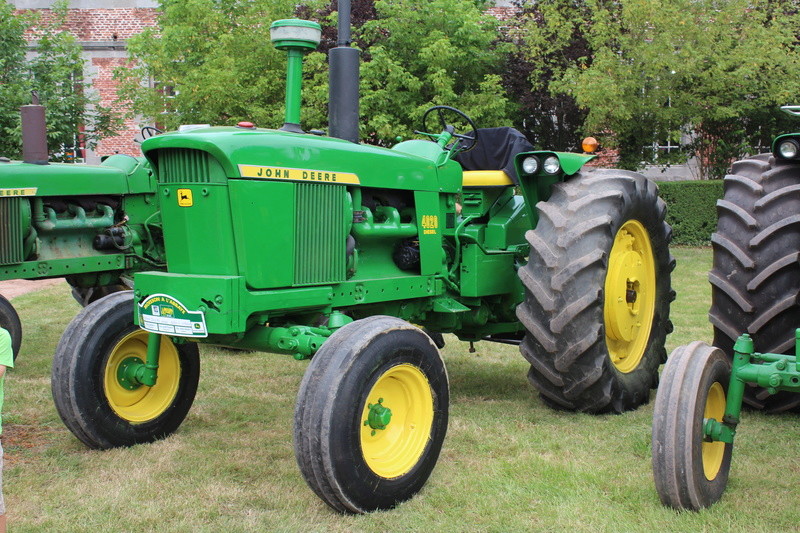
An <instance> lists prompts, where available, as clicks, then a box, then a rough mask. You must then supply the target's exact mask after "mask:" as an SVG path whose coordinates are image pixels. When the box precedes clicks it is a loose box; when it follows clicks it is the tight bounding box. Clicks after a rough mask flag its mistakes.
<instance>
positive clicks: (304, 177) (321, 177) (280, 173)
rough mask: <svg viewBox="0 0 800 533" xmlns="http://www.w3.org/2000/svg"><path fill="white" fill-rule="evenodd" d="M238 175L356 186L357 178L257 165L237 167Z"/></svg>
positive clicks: (335, 173)
mask: <svg viewBox="0 0 800 533" xmlns="http://www.w3.org/2000/svg"><path fill="white" fill-rule="evenodd" d="M239 174H241V175H242V177H243V178H260V179H265V180H286V181H316V182H320V183H343V184H348V185H358V184H360V183H361V182H360V181H359V179H358V176H357V175H355V174H352V173H350V172H331V171H330V170H312V169H308V168H285V167H262V166H258V165H239Z"/></svg>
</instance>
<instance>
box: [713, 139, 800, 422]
mask: <svg viewBox="0 0 800 533" xmlns="http://www.w3.org/2000/svg"><path fill="white" fill-rule="evenodd" d="M724 186H725V193H724V196H723V199H722V200H719V201H718V202H717V215H718V217H717V218H718V220H717V231H716V232H715V233H714V234H713V235H712V236H711V242H712V245H713V251H714V266H713V268H712V270H711V272H710V273H709V281H710V282H711V310H710V311H709V319H710V320H711V323H712V325H713V326H714V346H717V347H719V348H721V349H722V351H723V352H725V353H726V354H728V356H729V357H733V344H734V342H736V339H737V338H738V337H739V335H741V334H742V333H749V334H750V335H751V337H752V338H753V341H754V342H755V349H756V350H757V351H759V352H762V353H783V354H793V353H794V346H795V340H794V338H795V329H796V328H797V327H800V165H797V164H792V163H786V162H780V161H776V160H775V158H774V157H773V156H772V155H771V154H762V155H759V156H755V157H753V158H751V159H745V160H742V161H738V162H736V163H734V164H733V169H732V173H731V174H729V175H728V176H726V177H725V181H724ZM744 401H745V403H746V404H747V405H749V406H751V407H754V408H757V409H762V410H764V411H767V412H780V411H785V410H787V409H791V408H793V407H796V406H798V405H800V394H796V393H791V392H779V393H777V394H774V395H770V394H769V393H768V392H767V391H766V389H763V388H760V387H755V386H748V387H747V388H746V389H745V396H744Z"/></svg>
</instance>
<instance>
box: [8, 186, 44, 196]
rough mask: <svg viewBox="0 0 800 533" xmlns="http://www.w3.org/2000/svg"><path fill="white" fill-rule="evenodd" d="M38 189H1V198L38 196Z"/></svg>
mask: <svg viewBox="0 0 800 533" xmlns="http://www.w3.org/2000/svg"><path fill="white" fill-rule="evenodd" d="M37 190H38V187H24V188H21V189H0V196H36V191H37Z"/></svg>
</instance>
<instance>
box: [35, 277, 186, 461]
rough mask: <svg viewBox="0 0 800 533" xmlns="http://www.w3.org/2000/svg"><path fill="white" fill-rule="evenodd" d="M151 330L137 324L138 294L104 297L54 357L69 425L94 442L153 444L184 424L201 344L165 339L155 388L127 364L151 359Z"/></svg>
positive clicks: (100, 445) (54, 379) (57, 396)
mask: <svg viewBox="0 0 800 533" xmlns="http://www.w3.org/2000/svg"><path fill="white" fill-rule="evenodd" d="M147 342H148V333H147V332H146V331H144V330H142V329H140V328H139V327H138V326H136V325H135V324H134V323H133V292H132V291H124V292H117V293H114V294H111V295H109V296H107V297H105V298H102V299H100V300H98V301H96V302H94V303H92V304H89V305H88V306H87V307H85V308H84V309H83V311H81V312H80V313H79V314H78V316H76V317H75V318H74V319H73V320H72V322H70V324H69V325H68V326H67V328H66V330H64V334H63V335H62V337H61V340H60V341H59V343H58V347H57V348H56V353H55V355H54V357H53V370H52V376H51V387H52V391H53V399H54V401H55V405H56V410H57V411H58V414H59V416H60V417H61V420H63V422H64V424H65V425H66V426H67V428H68V429H69V430H70V431H71V432H72V433H73V434H74V435H75V436H76V437H77V438H78V439H79V440H80V441H81V442H83V443H84V444H86V445H87V446H89V447H90V448H97V449H107V448H114V447H119V446H132V445H134V444H140V443H145V442H152V441H154V440H157V439H161V438H164V437H167V436H168V435H170V434H172V433H173V432H174V431H175V430H177V428H178V427H179V426H180V425H181V423H182V422H183V420H184V418H185V417H186V414H187V413H188V412H189V409H190V407H191V406H192V403H193V401H194V396H195V393H196V392H197V384H198V381H199V377H200V358H199V352H198V349H197V345H196V344H191V343H185V344H175V343H173V342H172V340H170V338H169V337H164V336H162V337H161V346H160V352H159V368H158V379H157V381H156V383H155V385H153V386H152V387H149V386H147V385H137V384H136V383H131V382H130V381H126V380H125V379H124V370H125V367H126V365H131V364H141V363H142V362H144V361H146V358H147Z"/></svg>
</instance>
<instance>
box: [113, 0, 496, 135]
mask: <svg viewBox="0 0 800 533" xmlns="http://www.w3.org/2000/svg"><path fill="white" fill-rule="evenodd" d="M480 5H482V2H480V1H479V2H476V1H474V0H448V1H446V0H395V1H391V2H390V1H377V2H373V1H372V0H356V1H355V2H354V3H353V8H352V14H353V17H352V18H353V26H354V29H353V37H354V44H355V45H356V46H357V47H358V48H360V49H361V51H362V54H361V59H362V63H361V82H360V85H361V89H360V90H361V134H362V138H364V139H366V140H367V141H368V142H375V143H382V144H385V143H390V142H393V140H394V138H395V136H397V135H398V134H405V135H408V134H411V132H412V131H413V130H414V128H417V129H418V128H419V119H420V118H421V116H422V112H423V111H424V110H425V109H426V108H427V107H429V106H430V105H433V104H449V105H455V106H457V107H460V108H462V109H464V110H465V111H466V112H467V113H469V114H471V115H473V116H474V118H475V119H476V120H478V121H479V122H480V123H482V124H484V125H487V126H489V125H491V126H494V125H499V123H501V122H504V121H506V120H507V118H506V117H507V115H508V111H509V103H508V100H507V98H506V97H505V94H504V90H503V87H502V85H501V80H500V76H499V71H500V68H501V58H502V46H503V45H502V43H499V42H498V36H499V34H498V29H497V21H496V20H495V19H494V18H493V17H491V16H487V15H485V14H484V13H483V11H482V10H481V9H480V8H479V6H480ZM334 7H335V3H329V2H325V3H321V2H311V3H307V4H306V5H304V6H300V7H296V3H295V2H290V1H280V2H276V1H274V0H254V1H252V2H249V1H244V0H185V1H177V0H164V1H162V6H161V9H162V14H161V16H160V17H159V21H158V28H156V29H153V30H149V31H145V32H144V33H143V34H141V35H139V36H137V37H134V38H132V39H131V40H129V42H128V49H129V52H130V57H131V60H132V62H133V64H134V65H133V66H132V68H131V69H125V70H124V71H119V72H118V74H117V75H118V77H119V78H120V79H121V80H122V82H123V90H122V91H121V93H120V95H121V96H122V97H123V98H127V99H129V100H130V101H131V102H132V108H133V112H135V113H137V114H140V115H143V116H145V117H148V118H151V119H153V120H156V121H158V122H159V123H161V124H162V125H163V126H164V127H166V128H169V129H171V128H175V127H176V126H177V125H179V124H183V123H193V122H194V123H210V124H215V125H219V124H230V123H235V122H236V121H238V120H245V119H247V120H251V121H253V122H255V123H256V124H257V125H259V126H266V127H277V126H279V125H280V124H282V123H283V113H284V110H283V106H284V90H285V87H284V72H285V68H286V66H285V65H286V59H285V56H284V54H283V52H278V51H277V50H275V49H274V48H273V46H272V44H271V42H270V40H269V24H270V23H271V22H272V21H274V20H276V19H280V18H288V17H294V16H301V17H304V18H310V19H313V20H318V21H320V22H321V24H322V26H323V41H322V43H321V44H320V47H319V51H317V52H312V53H310V54H308V55H307V56H306V58H305V62H304V77H305V81H304V84H303V109H302V122H303V127H304V128H305V129H315V128H316V129H321V128H325V127H326V126H327V104H328V79H327V72H328V68H327V50H328V49H329V48H330V47H331V46H334V45H335V27H336V20H337V15H338V13H337V12H336V10H335V8H334ZM147 80H153V81H154V82H155V83H150V84H148V83H143V82H145V81H147ZM152 85H155V87H152Z"/></svg>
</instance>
